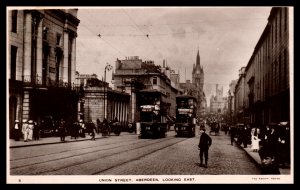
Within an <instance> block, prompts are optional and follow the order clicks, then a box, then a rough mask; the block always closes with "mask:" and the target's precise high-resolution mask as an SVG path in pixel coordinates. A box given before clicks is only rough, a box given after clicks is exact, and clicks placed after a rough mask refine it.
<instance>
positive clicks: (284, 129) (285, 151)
mask: <svg viewBox="0 0 300 190" xmlns="http://www.w3.org/2000/svg"><path fill="white" fill-rule="evenodd" d="M279 126H280V129H281V130H280V135H279V139H278V141H279V145H278V151H279V153H278V155H279V167H281V168H285V167H286V164H288V165H289V164H290V149H291V148H290V127H289V123H288V122H280V123H279Z"/></svg>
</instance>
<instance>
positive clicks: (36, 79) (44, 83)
mask: <svg viewBox="0 0 300 190" xmlns="http://www.w3.org/2000/svg"><path fill="white" fill-rule="evenodd" d="M23 85H24V86H27V87H38V88H43V87H44V88H49V87H58V88H66V89H70V90H78V91H79V89H80V85H79V84H75V83H70V82H63V81H62V80H59V81H57V80H52V79H51V78H50V77H46V78H43V77H41V76H38V75H36V76H35V75H24V76H23Z"/></svg>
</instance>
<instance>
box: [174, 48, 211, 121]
mask: <svg viewBox="0 0 300 190" xmlns="http://www.w3.org/2000/svg"><path fill="white" fill-rule="evenodd" d="M203 85H204V71H203V67H202V66H201V65H200V54H199V50H198V52H197V56H196V65H195V64H194V65H193V71H192V83H191V81H190V80H186V82H185V83H180V84H179V87H180V88H181V89H183V91H184V93H185V94H188V95H191V96H195V97H196V98H197V102H198V109H197V117H201V116H203V115H205V113H206V107H207V102H206V98H205V93H204V91H203Z"/></svg>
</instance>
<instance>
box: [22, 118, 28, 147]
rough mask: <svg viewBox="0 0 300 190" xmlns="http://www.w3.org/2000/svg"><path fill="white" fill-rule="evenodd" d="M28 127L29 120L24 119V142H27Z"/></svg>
mask: <svg viewBox="0 0 300 190" xmlns="http://www.w3.org/2000/svg"><path fill="white" fill-rule="evenodd" d="M27 127H28V122H27V120H26V119H23V121H22V134H23V139H24V142H27V138H28V130H27Z"/></svg>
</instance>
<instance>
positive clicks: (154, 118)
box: [137, 90, 170, 138]
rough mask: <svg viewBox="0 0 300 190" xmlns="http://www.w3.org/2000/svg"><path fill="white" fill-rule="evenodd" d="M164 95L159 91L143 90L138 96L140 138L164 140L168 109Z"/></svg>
mask: <svg viewBox="0 0 300 190" xmlns="http://www.w3.org/2000/svg"><path fill="white" fill-rule="evenodd" d="M164 96H165V95H164V94H162V93H161V92H159V91H157V90H142V91H140V92H139V93H138V94H137V99H138V107H139V112H140V115H139V116H140V119H139V120H140V138H164V137H166V132H167V117H166V115H167V109H168V107H169V106H170V105H169V104H168V103H167V102H165V101H163V100H164Z"/></svg>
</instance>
